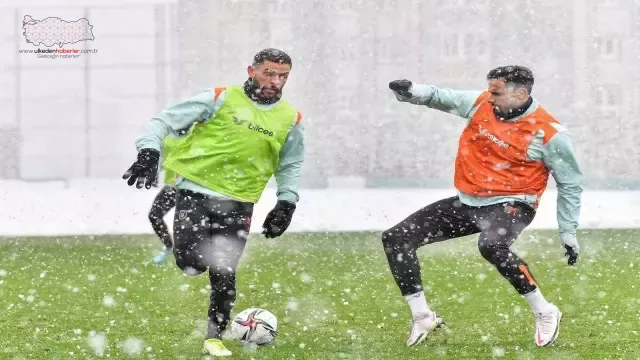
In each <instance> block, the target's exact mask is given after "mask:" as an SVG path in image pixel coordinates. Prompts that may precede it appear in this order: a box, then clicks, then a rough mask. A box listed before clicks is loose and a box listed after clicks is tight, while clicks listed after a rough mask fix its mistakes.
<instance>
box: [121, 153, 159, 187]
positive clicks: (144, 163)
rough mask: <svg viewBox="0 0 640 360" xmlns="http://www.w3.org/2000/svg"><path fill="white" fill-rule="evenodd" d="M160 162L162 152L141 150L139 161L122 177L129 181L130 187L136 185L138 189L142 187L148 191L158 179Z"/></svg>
mask: <svg viewBox="0 0 640 360" xmlns="http://www.w3.org/2000/svg"><path fill="white" fill-rule="evenodd" d="M159 160H160V152H159V151H158V150H154V149H140V151H139V152H138V159H137V160H136V162H134V163H133V165H131V167H130V168H129V170H127V172H125V173H124V175H122V178H123V179H129V180H127V184H128V185H129V186H131V185H133V184H134V183H135V184H136V187H137V188H138V189H141V188H142V185H143V184H144V186H145V187H146V188H147V189H151V186H152V184H153V183H154V182H155V181H156V179H157V178H158V161H159Z"/></svg>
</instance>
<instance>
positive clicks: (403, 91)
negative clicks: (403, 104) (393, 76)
mask: <svg viewBox="0 0 640 360" xmlns="http://www.w3.org/2000/svg"><path fill="white" fill-rule="evenodd" d="M411 85H413V84H412V83H411V81H410V80H393V81H392V82H390V83H389V89H391V90H393V91H395V92H397V93H398V94H400V95H402V96H404V97H408V98H410V97H412V96H413V94H411V93H410V92H409V89H410V88H411Z"/></svg>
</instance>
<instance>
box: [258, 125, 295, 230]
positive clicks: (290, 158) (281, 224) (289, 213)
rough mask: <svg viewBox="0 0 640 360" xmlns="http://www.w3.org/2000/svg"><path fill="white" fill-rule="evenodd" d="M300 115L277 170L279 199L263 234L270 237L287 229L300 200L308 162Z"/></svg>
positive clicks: (285, 144) (281, 153)
mask: <svg viewBox="0 0 640 360" xmlns="http://www.w3.org/2000/svg"><path fill="white" fill-rule="evenodd" d="M296 117H297V119H296V120H295V123H294V125H292V126H293V127H292V129H291V131H290V132H289V135H288V136H287V139H286V141H285V143H284V146H283V147H282V150H280V161H279V163H278V167H277V168H276V171H275V173H274V177H275V178H276V183H277V185H278V190H277V193H276V195H277V196H278V202H277V203H276V206H275V207H274V208H273V210H271V212H269V214H268V215H267V218H266V219H265V221H264V224H263V225H262V227H263V232H262V233H263V234H264V235H265V237H267V238H274V237H278V236H280V235H282V234H283V233H284V232H285V231H286V230H287V228H288V227H289V225H290V224H291V219H292V218H293V213H294V212H295V209H296V203H297V202H298V200H299V199H300V196H299V195H298V188H299V183H300V175H301V174H302V166H303V163H304V123H302V122H300V120H301V115H299V114H298V115H297V116H296Z"/></svg>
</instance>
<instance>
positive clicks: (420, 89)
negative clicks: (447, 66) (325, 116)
mask: <svg viewBox="0 0 640 360" xmlns="http://www.w3.org/2000/svg"><path fill="white" fill-rule="evenodd" d="M389 88H390V89H391V90H392V91H393V93H394V95H395V96H396V99H397V100H398V101H401V102H408V103H411V104H414V105H424V106H427V107H430V108H432V109H436V110H440V111H444V112H448V113H452V114H455V115H458V116H461V117H463V118H468V117H469V115H470V114H471V111H472V110H473V107H474V103H475V102H476V100H477V99H478V97H479V96H480V94H482V91H475V90H452V89H441V88H438V87H436V86H433V85H422V84H414V83H413V82H412V81H410V80H406V79H405V80H394V81H392V82H390V83H389Z"/></svg>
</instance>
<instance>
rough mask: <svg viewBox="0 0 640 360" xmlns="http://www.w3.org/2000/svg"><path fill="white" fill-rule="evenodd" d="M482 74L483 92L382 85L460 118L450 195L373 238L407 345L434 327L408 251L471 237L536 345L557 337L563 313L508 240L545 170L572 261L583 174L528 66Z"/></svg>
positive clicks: (531, 206) (534, 202)
mask: <svg viewBox="0 0 640 360" xmlns="http://www.w3.org/2000/svg"><path fill="white" fill-rule="evenodd" d="M487 80H488V89H487V90H486V91H457V90H451V89H441V88H437V87H435V86H432V85H420V84H413V83H412V82H411V81H409V80H395V81H392V82H391V83H389V88H390V89H391V90H393V92H394V94H395V96H396V98H397V99H398V100H399V101H402V102H409V103H411V104H415V105H425V106H427V107H430V108H433V109H437V110H441V111H445V112H449V113H455V114H457V115H459V116H461V117H463V118H465V119H467V126H466V127H465V128H464V130H463V132H462V135H461V136H460V140H459V144H458V154H457V157H456V161H455V175H454V185H455V187H456V189H457V193H458V194H457V196H454V197H451V198H448V199H443V200H440V201H437V202H435V203H433V204H430V205H427V206H426V207H424V208H422V209H420V210H418V211H417V212H415V213H413V214H412V215H410V216H409V217H408V218H406V219H405V220H403V221H402V222H400V223H399V224H397V225H395V226H394V227H392V228H390V229H388V230H386V231H385V232H384V233H383V234H382V243H383V246H384V250H385V253H386V255H387V260H388V262H389V268H390V270H391V273H392V275H393V277H394V279H395V281H396V283H397V284H398V287H399V288H400V292H401V293H402V295H403V296H404V297H405V298H406V300H407V303H408V305H409V307H410V309H411V312H412V315H413V322H412V326H411V332H410V335H409V339H408V340H407V345H409V346H412V345H416V344H418V343H420V342H422V341H423V340H424V339H425V338H426V337H427V335H428V334H429V333H430V332H431V331H433V330H435V329H436V328H438V327H440V326H441V325H442V324H443V321H442V318H441V317H440V316H438V315H437V314H436V313H435V312H433V311H432V310H431V309H430V308H429V306H428V304H427V301H426V298H425V295H424V291H423V287H422V279H421V276H420V264H419V262H418V257H417V255H416V251H417V249H418V248H419V247H421V246H423V245H427V244H432V243H436V242H439V241H444V240H449V239H454V238H458V237H462V236H467V235H471V234H477V233H479V234H480V237H479V240H478V249H479V250H480V254H482V256H483V257H484V258H485V259H486V260H487V261H489V262H490V263H491V264H493V265H494V266H495V267H496V269H497V270H498V271H499V272H500V274H501V275H502V276H503V277H504V278H505V279H507V280H508V281H509V282H510V283H511V285H512V286H513V287H514V288H515V289H516V291H517V292H518V293H519V294H520V295H522V296H523V297H524V298H525V299H526V300H527V301H528V302H529V304H530V305H531V308H532V310H533V313H534V316H535V322H536V329H535V334H534V340H535V343H536V345H538V346H546V345H550V344H552V343H553V342H554V341H555V340H556V338H557V336H558V330H559V326H560V319H561V317H562V313H561V312H560V310H559V309H558V307H557V306H556V305H554V304H552V303H550V302H548V301H547V300H546V299H545V298H544V296H543V295H542V293H541V291H540V289H539V288H538V284H537V282H536V280H535V278H534V277H533V275H532V273H531V270H530V269H529V267H528V266H527V263H526V262H524V260H522V259H521V258H520V257H518V255H516V254H515V253H514V252H513V251H512V250H511V249H510V246H511V244H513V242H514V241H515V240H516V238H517V237H518V236H519V234H520V233H521V232H522V230H524V228H525V227H527V226H528V225H529V224H530V223H531V221H532V220H533V218H534V216H535V214H536V209H537V207H538V203H539V201H540V197H541V196H542V194H543V192H544V191H545V189H546V187H547V181H548V179H549V174H551V175H553V177H554V179H555V181H556V183H557V189H558V199H557V219H558V225H559V232H560V234H559V237H560V241H561V242H562V245H563V246H564V248H565V251H566V253H565V255H566V256H568V257H569V260H568V263H569V265H573V264H575V262H576V260H577V258H578V253H579V246H578V242H577V240H576V228H577V227H578V218H579V215H580V197H581V194H582V173H581V171H580V167H579V166H578V163H577V161H576V157H575V154H574V151H573V147H572V144H571V138H570V136H569V133H568V132H567V131H566V129H565V128H564V127H563V126H562V125H560V123H559V122H558V121H557V120H556V119H555V118H554V117H553V116H552V115H551V114H549V113H548V112H547V111H545V110H544V109H543V108H542V107H541V106H540V105H539V104H538V102H537V101H536V100H535V99H534V98H533V97H531V90H532V87H533V83H534V78H533V74H532V73H531V71H530V70H529V69H527V68H525V67H523V66H504V67H498V68H496V69H493V70H491V71H490V72H489V73H488V74H487Z"/></svg>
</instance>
